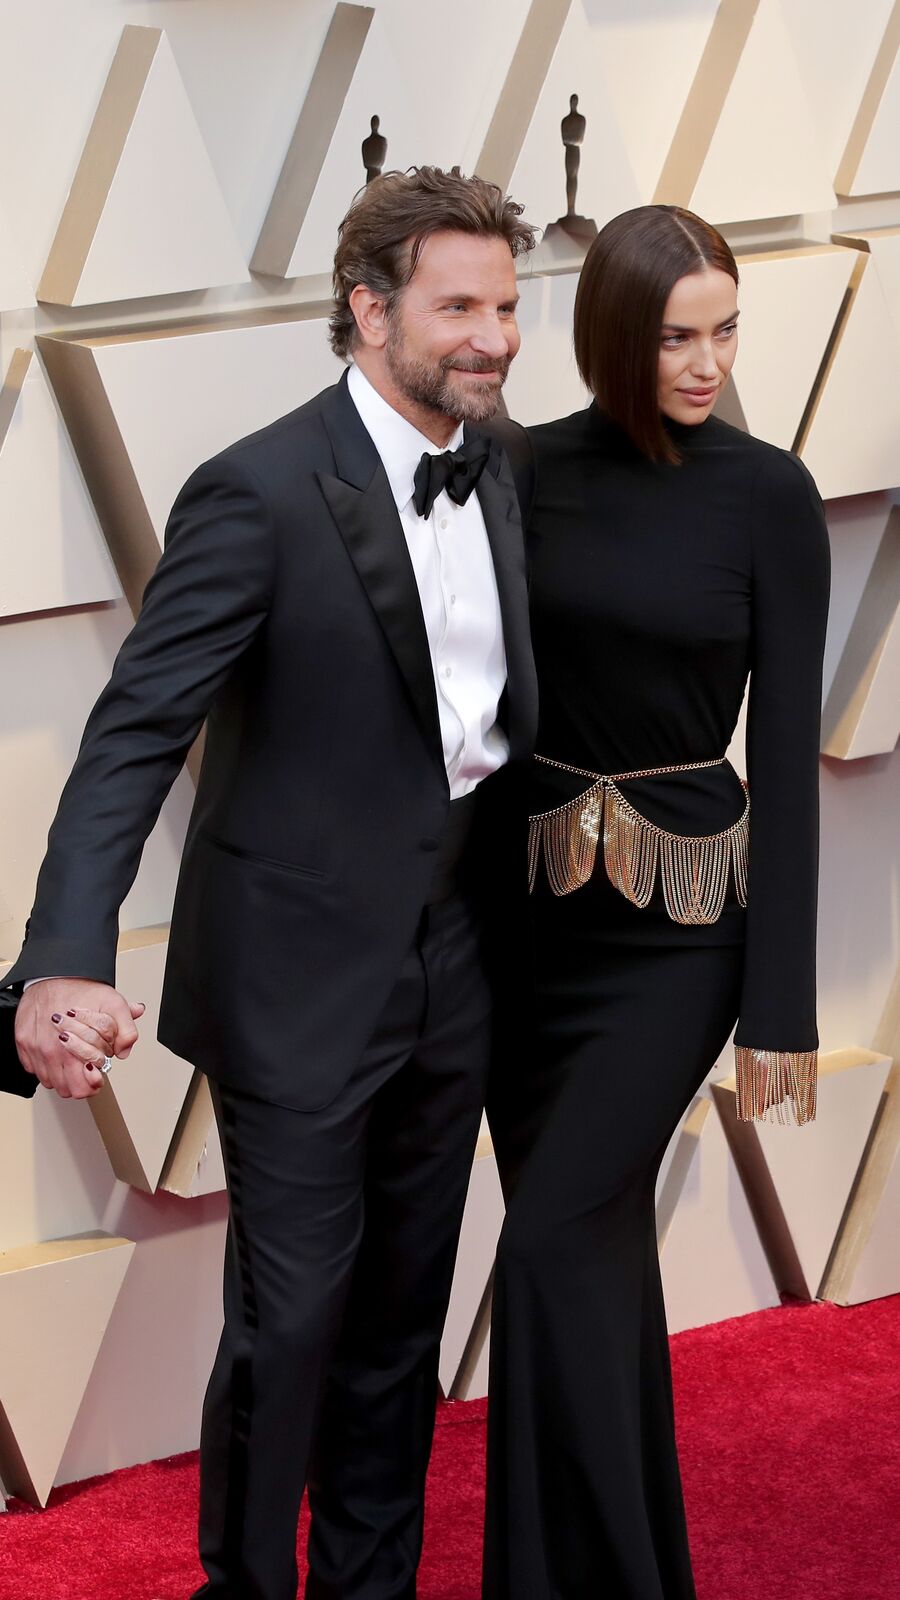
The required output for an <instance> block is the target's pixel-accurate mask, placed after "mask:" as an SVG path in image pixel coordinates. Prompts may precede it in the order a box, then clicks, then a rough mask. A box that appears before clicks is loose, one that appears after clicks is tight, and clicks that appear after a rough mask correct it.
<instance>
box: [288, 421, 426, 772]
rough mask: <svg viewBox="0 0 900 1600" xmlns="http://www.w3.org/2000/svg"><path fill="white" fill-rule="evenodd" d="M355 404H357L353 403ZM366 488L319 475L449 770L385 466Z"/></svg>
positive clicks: (418, 613)
mask: <svg viewBox="0 0 900 1600" xmlns="http://www.w3.org/2000/svg"><path fill="white" fill-rule="evenodd" d="M351 404H352V402H351ZM373 456H374V459H375V470H374V472H373V474H372V477H371V479H370V481H369V483H368V486H367V487H366V488H357V487H356V486H355V485H354V484H352V483H347V482H345V481H344V479H343V478H336V477H332V476H331V475H330V474H329V473H325V472H319V473H317V474H316V476H317V477H318V480H319V484H320V487H321V490H322V493H323V495H324V496H325V500H326V502H327V504H328V508H329V510H330V512H331V514H332V516H333V517H334V520H335V522H336V523H337V526H338V530H339V532H340V534H341V538H342V539H343V541H344V544H345V545H346V547H347V552H348V554H349V556H350V559H351V561H352V562H353V565H354V566H355V568H356V571H357V574H358V576H359V579H360V582H361V583H362V585H363V588H364V589H365V591H366V594H367V595H368V598H369V601H370V604H371V605H372V607H373V609H374V611H375V613H376V615H377V617H378V620H379V622H380V623H381V627H382V630H383V632H384V636H385V638H386V639H387V642H388V644H389V646H390V648H391V651H392V652H393V655H394V658H395V660H396V662H397V665H398V667H399V668H400V671H401V673H402V675H403V678H404V681H405V683H406V687H407V689H408V690H409V694H410V697H411V699H412V702H413V707H414V710H415V713H416V716H417V718H418V720H419V724H420V726H421V729H422V732H423V734H424V735H425V738H426V741H427V742H428V745H429V747H430V748H431V750H432V751H433V753H434V754H435V756H436V757H437V758H438V759H439V761H440V763H441V766H442V767H443V762H444V755H443V745H442V742H441V729H440V719H439V716H438V707H437V696H436V693H435V687H434V674H433V672H432V669H431V655H430V652H429V649H428V634H427V632H426V629H425V619H424V617H423V616H422V604H421V601H420V599H419V590H418V587H417V584H416V578H415V573H414V572H413V568H412V562H411V561H410V559H409V551H408V549H407V546H406V539H405V537H404V534H403V527H402V524H401V522H400V518H399V516H398V515H397V507H396V505H395V503H394V497H393V495H392V494H391V489H390V484H389V483H388V480H387V475H386V473H385V471H384V468H383V467H382V465H381V462H380V461H379V460H378V457H377V455H375V452H374V450H373Z"/></svg>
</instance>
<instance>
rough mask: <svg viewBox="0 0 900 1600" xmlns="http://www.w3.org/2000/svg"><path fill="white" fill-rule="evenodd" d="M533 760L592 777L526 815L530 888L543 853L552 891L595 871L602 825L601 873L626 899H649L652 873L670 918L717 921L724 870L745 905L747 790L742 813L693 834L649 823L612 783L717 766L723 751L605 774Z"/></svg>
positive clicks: (566, 890) (568, 888)
mask: <svg viewBox="0 0 900 1600" xmlns="http://www.w3.org/2000/svg"><path fill="white" fill-rule="evenodd" d="M535 760H536V761H540V762H541V763H542V764H543V765H544V766H548V767H555V768H557V770H559V771H561V772H572V773H575V774H576V776H578V777H582V778H592V779H593V780H594V781H593V782H592V784H591V786H590V788H589V789H586V790H584V791H583V792H582V793H581V794H580V795H577V796H576V797H575V799H574V800H570V801H568V802H567V804H566V805H562V806H556V807H555V808H554V809H553V810H552V811H541V812H539V813H538V814H537V815H535V816H533V817H530V818H529V823H528V886H529V889H530V890H533V889H534V886H535V883H536V881H537V872H538V864H539V862H540V858H541V854H542V853H543V857H544V862H545V864H546V868H547V878H548V881H549V884H550V888H551V889H552V891H553V893H554V894H556V895H562V894H571V893H572V892H573V890H575V889H580V888H581V887H582V886H583V885H584V884H585V883H587V882H588V879H589V878H590V877H591V874H592V873H593V871H594V865H595V862H596V858H597V848H598V845H599V841H600V836H601V831H602V835H603V861H604V866H605V868H606V874H607V877H608V878H609V881H610V883H612V884H613V885H614V887H615V888H616V889H618V891H619V893H620V894H623V895H624V896H625V898H626V900H630V901H631V903H632V905H636V906H641V907H643V906H646V905H649V903H650V900H651V897H652V895H653V891H654V888H655V887H656V881H657V876H659V877H660V878H661V879H662V887H663V898H664V900H665V906H666V911H667V912H668V914H669V916H670V917H671V918H672V920H673V922H680V923H683V924H686V925H695V926H696V925H698V924H708V923H711V922H716V921H717V920H718V918H719V917H720V916H721V914H722V907H723V906H724V904H725V895H726V892H727V889H728V879H729V876H730V874H731V873H733V874H734V886H735V893H736V895H737V898H738V901H739V903H740V904H741V905H742V906H745V905H746V904H747V858H748V852H749V839H750V827H749V819H750V797H749V795H748V796H747V801H746V805H745V806H744V811H743V815H742V816H740V817H739V818H738V820H737V822H734V823H732V824H731V826H730V827H729V828H724V829H723V830H722V831H721V832H720V833H708V834H702V835H699V836H694V837H692V836H690V835H686V834H679V833H670V832H669V831H668V830H667V829H666V828H659V827H657V825H656V823H654V822H649V821H648V819H647V818H646V817H644V816H642V815H641V813H640V812H639V811H636V810H635V808H634V806H633V805H632V804H631V803H630V801H628V800H626V799H625V796H624V795H623V794H622V792H621V790H620V789H619V788H618V784H619V783H624V782H626V781H630V780H633V779H635V778H654V777H661V776H663V775H664V774H667V773H674V772H697V771H700V770H701V769H703V768H706V767H720V766H722V764H723V762H724V760H725V757H724V756H720V757H718V758H716V759H715V760H712V761H686V762H683V763H681V764H680V765H679V766H671V767H644V768H643V769H642V770H641V771H639V772H616V773H613V774H612V775H611V776H609V777H607V776H605V775H603V774H601V773H598V772H588V771H586V770H585V768H583V767H572V766H568V765H567V764H566V763H565V762H564V761H552V760H550V759H549V757H547V756H536V757H535ZM745 788H746V785H745Z"/></svg>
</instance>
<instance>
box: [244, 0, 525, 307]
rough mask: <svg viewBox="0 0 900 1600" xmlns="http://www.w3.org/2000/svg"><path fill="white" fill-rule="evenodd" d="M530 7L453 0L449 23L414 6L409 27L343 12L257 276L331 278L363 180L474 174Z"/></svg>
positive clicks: (290, 158) (305, 114) (297, 137)
mask: <svg viewBox="0 0 900 1600" xmlns="http://www.w3.org/2000/svg"><path fill="white" fill-rule="evenodd" d="M525 4H526V0H495V3H493V4H492V5H491V6H489V7H485V6H484V4H483V0H456V4H455V6H454V9H453V16H452V22H450V21H448V17H447V14H446V12H445V11H444V9H443V8H442V7H434V6H419V7H418V8H417V9H416V12H415V19H414V23H413V24H412V25H410V22H409V19H408V18H407V17H406V16H405V15H402V14H399V13H397V12H396V11H388V10H385V9H381V8H377V7H376V8H375V10H374V15H373V14H372V8H370V7H364V6H346V5H345V6H341V7H339V8H338V11H337V12H336V13H335V16H334V19H333V21H332V25H331V28H330V30H329V33H328V35H327V37H326V39H325V42H324V45H323V49H322V53H321V55H320V58H319V63H318V66H317V69H316V71H315V72H314V74H313V77H312V81H311V83H310V86H309V91H308V94H307V97H306V102H305V104H304V107H303V109H302V110H301V113H300V118H299V120H298V123H297V127H296V130H295V134H294V137H293V139H292V141H291V145H290V147H289V149H288V152H287V156H286V159H285V164H284V167H283V169H282V174H281V177H280V179H279V183H278V186H277V188H276V191H275V194H274V196H273V199H272V205H271V207H270V210H269V214H268V216H267V218H266V221H265V223H264V225H263V229H262V232H261V234H260V239H259V243H258V245H257V248H256V251H255V252H254V256H253V266H254V269H255V270H257V271H260V272H268V273H276V274H278V275H280V276H284V277H288V278H295V277H306V276H311V275H317V274H320V273H330V271H331V265H332V261H333V257H334V246H335V240H336V238H337V231H338V226H339V224H340V222H341V220H342V218H343V216H344V215H345V213H346V211H347V209H348V207H349V205H350V202H351V200H352V199H353V197H354V195H355V194H356V192H357V190H359V189H360V188H361V187H362V186H363V185H364V183H365V182H366V179H367V174H369V175H374V174H376V173H377V172H378V171H379V170H394V169H399V170H401V171H404V170H405V169H406V168H407V167H410V166H420V165H423V164H429V163H430V164H433V165H435V166H439V167H443V168H445V169H449V168H450V167H452V166H454V165H456V164H459V165H460V166H462V168H463V170H464V171H469V170H472V167H473V165H474V162H473V152H474V151H475V150H477V149H479V148H480V146H481V143H482V140H483V137H484V129H485V127H486V126H487V122H488V119H489V117H490V113H491V109H492V107H493V104H494V100H495V98H496V81H497V76H498V74H501V73H503V72H504V71H505V69H506V62H507V61H508V59H509V56H510V55H511V54H512V49H513V41H514V40H515V38H516V32H517V24H518V23H519V22H520V20H521V17H522V15H523V14H524V11H525ZM476 39H477V41H478V48H477V49H473V47H472V41H473V40H476ZM436 74H437V78H436ZM438 81H439V83H440V89H439V91H438V92H436V82H438ZM329 98H330V102H331V103H330V104H329V103H328V101H329ZM373 118H377V119H378V120H377V126H373ZM323 130H324V132H325V134H326V135H328V137H327V144H326V139H325V138H324V137H323ZM364 145H365V147H366V150H365V153H364V149H363V146H364ZM323 146H325V148H323Z"/></svg>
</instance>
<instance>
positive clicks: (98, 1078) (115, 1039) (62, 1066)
mask: <svg viewBox="0 0 900 1600" xmlns="http://www.w3.org/2000/svg"><path fill="white" fill-rule="evenodd" d="M145 1009H146V1008H145V1007H144V1005H143V1004H140V1005H131V1004H130V1002H129V1001H128V1000H126V999H125V997H124V995H121V994H119V992H118V990H116V989H112V988H110V986H109V984H107V983H94V982H93V981H92V980H91V979H89V978H44V979H43V980H42V981H41V982H40V983H33V984H30V985H29V987H28V988H27V989H26V990H25V993H24V994H23V996H22V998H21V1000H20V1001H19V1005H18V1010H17V1012H16V1048H17V1050H18V1052H19V1060H20V1061H21V1063H22V1065H23V1067H24V1068H25V1070H26V1072H33V1073H34V1075H35V1077H37V1078H40V1080H41V1083H43V1084H44V1085H45V1086H46V1088H48V1089H55V1090H56V1092H57V1094H58V1095H60V1096H61V1097H62V1099H63V1100H86V1099H88V1097H89V1096H90V1095H92V1094H97V1092H98V1090H100V1089H102V1087H103V1074H102V1073H101V1071H100V1068H101V1067H102V1065H103V1058H104V1057H105V1056H117V1057H118V1059H119V1060H120V1061H124V1060H125V1057H126V1056H129V1055H130V1054H131V1051H132V1049H133V1048H134V1046H135V1045H136V1044H137V1037H138V1031H137V1028H136V1027H135V1022H136V1021H137V1019H138V1018H139V1017H142V1016H143V1014H144V1011H145Z"/></svg>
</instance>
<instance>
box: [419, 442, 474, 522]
mask: <svg viewBox="0 0 900 1600" xmlns="http://www.w3.org/2000/svg"><path fill="white" fill-rule="evenodd" d="M490 453H491V441H490V439H486V438H485V437H484V435H483V434H480V435H479V434H476V436H475V437H474V438H473V439H467V440H466V443H465V444H464V445H461V446H460V448H459V449H458V450H445V451H444V452H443V455H439V456H433V455H430V454H429V452H428V451H427V450H426V452H425V454H424V455H423V457H422V459H421V461H420V462H419V465H418V466H417V467H416V475H415V477H414V479H413V485H414V487H415V505H416V510H417V511H418V513H419V516H420V517H430V516H431V508H432V506H433V505H434V502H435V500H436V499H437V497H438V495H439V494H440V492H441V490H442V489H446V491H447V493H448V495H449V496H450V499H451V500H455V501H456V504H457V505H458V506H464V505H465V503H466V501H467V500H468V498H469V495H470V494H471V493H472V490H473V489H474V487H475V485H476V483H477V482H478V479H479V478H480V477H481V474H482V473H483V471H484V469H485V467H486V466H487V459H488V456H489V455H490Z"/></svg>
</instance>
